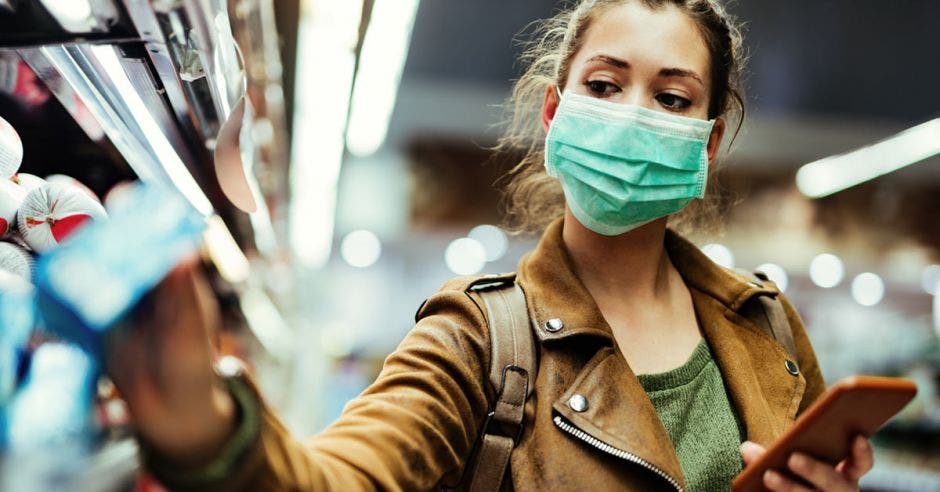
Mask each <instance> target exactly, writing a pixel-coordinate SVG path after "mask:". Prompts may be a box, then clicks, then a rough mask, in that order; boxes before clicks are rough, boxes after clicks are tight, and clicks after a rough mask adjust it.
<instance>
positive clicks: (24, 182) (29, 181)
mask: <svg viewBox="0 0 940 492" xmlns="http://www.w3.org/2000/svg"><path fill="white" fill-rule="evenodd" d="M10 179H11V180H12V181H13V182H14V183H16V184H18V185H20V186H22V187H23V189H25V190H26V191H27V192H29V191H33V190H35V189H36V188H39V187H40V186H42V185H44V184H46V180H44V179H42V178H40V177H39V176H36V175H34V174H29V173H16V174H14V175H13V177H12V178H10Z"/></svg>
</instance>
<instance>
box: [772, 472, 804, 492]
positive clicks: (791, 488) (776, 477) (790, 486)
mask: <svg viewBox="0 0 940 492" xmlns="http://www.w3.org/2000/svg"><path fill="white" fill-rule="evenodd" d="M764 486H765V487H767V488H768V489H770V490H779V491H782V492H812V491H811V490H810V489H808V488H806V487H805V486H804V485H802V484H799V483H797V482H794V481H793V480H791V479H789V478H787V477H785V476H784V475H783V474H781V473H780V472H778V471H776V470H767V471H765V472H764Z"/></svg>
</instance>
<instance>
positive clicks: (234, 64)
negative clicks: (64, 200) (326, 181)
mask: <svg viewBox="0 0 940 492" xmlns="http://www.w3.org/2000/svg"><path fill="white" fill-rule="evenodd" d="M274 5H275V2H274V0H248V1H234V0H68V1H62V0H0V120H2V121H5V122H8V123H9V127H10V128H12V133H11V134H12V135H17V134H18V138H17V139H16V140H17V141H18V142H20V143H21V144H22V145H21V147H22V151H21V152H20V157H21V158H22V167H21V170H22V171H23V173H22V174H20V175H19V177H14V179H25V178H27V177H29V178H30V179H32V176H33V175H35V176H41V177H47V176H50V175H60V174H64V175H68V176H69V178H68V179H72V181H71V182H69V186H71V187H72V188H74V189H84V190H87V191H88V193H90V194H92V195H95V196H96V199H97V197H101V201H102V202H108V201H109V200H111V199H112V198H113V199H115V200H119V199H120V195H121V193H122V188H124V187H125V183H127V182H129V181H134V180H140V181H142V182H144V183H147V184H155V185H160V186H162V187H168V188H170V189H174V190H176V191H178V192H179V194H180V195H181V196H182V197H184V198H185V200H186V201H188V203H189V204H190V205H191V206H192V207H193V208H194V209H195V210H196V211H198V213H199V215H201V216H202V217H203V218H205V220H206V222H207V227H206V232H205V234H204V236H203V238H204V241H203V244H204V246H203V253H204V258H205V259H206V260H207V263H208V265H207V266H209V267H210V268H209V270H210V272H209V273H210V280H211V281H212V282H213V287H214V288H215V289H214V290H215V291H216V295H217V296H218V297H219V299H220V301H221V302H220V303H221V304H222V309H223V316H224V317H226V318H227V319H228V320H231V321H232V322H231V323H228V324H227V330H228V331H229V333H226V334H223V341H224V342H225V343H224V344H225V347H223V351H224V353H236V354H239V355H241V356H243V357H245V356H247V355H249V354H247V353H246V352H247V351H246V350H245V347H244V343H243V342H238V340H239V337H238V336H232V335H231V332H232V331H235V332H237V331H242V332H244V333H240V334H239V336H240V337H246V336H247V337H248V338H251V339H254V340H256V341H260V343H258V344H257V346H259V347H260V348H261V349H263V350H266V351H268V352H270V353H269V354H268V355H270V356H271V358H272V359H275V360H283V359H284V358H285V357H286V356H285V355H284V353H285V350H286V349H285V348H284V346H285V345H284V343H285V342H284V341H283V339H284V338H285V337H284V336H278V333H273V332H272V331H271V330H274V329H275V328H278V326H274V327H272V326H271V325H270V323H268V320H270V319H272V318H273V319H280V320H282V323H281V325H284V323H283V315H282V314H281V313H280V312H279V310H280V309H281V304H280V303H279V301H280V299H279V298H278V296H277V295H274V294H277V293H283V292H284V291H285V288H284V285H283V284H284V283H285V282H290V276H288V277H287V278H282V279H278V282H279V285H278V290H276V291H274V292H273V294H272V289H270V288H269V287H268V284H269V283H270V282H269V279H268V278H267V277H265V276H263V275H261V276H258V275H254V276H250V275H249V274H250V272H251V271H252V270H261V271H262V273H263V272H264V270H266V269H267V268H268V266H269V265H274V266H275V267H278V268H280V269H281V271H283V270H287V271H288V272H289V268H288V267H285V265H284V264H285V263H286V262H289V255H287V254H286V253H285V251H286V250H285V248H284V246H283V245H284V244H285V241H284V240H283V239H282V238H283V237H285V236H286V231H285V230H284V227H285V225H284V224H285V222H286V221H285V219H284V217H286V209H287V201H288V198H289V197H288V195H287V173H288V169H287V166H288V163H287V155H288V151H287V142H288V135H287V131H288V129H287V126H286V124H285V121H286V115H285V109H284V108H285V106H284V104H285V99H284V95H283V90H282V87H283V83H282V80H281V73H282V72H281V59H280V53H279V48H280V46H279V39H278V33H277V30H276V28H275V25H274V21H275V16H274V8H275V7H274ZM239 108H241V109H240V110H237V111H236V109H239ZM224 128H229V129H230V133H229V134H228V135H225V136H224V137H225V138H223V135H222V133H223V132H222V130H223V129H224ZM0 130H5V127H3V126H2V125H0ZM0 133H2V132H0ZM0 136H2V135H0ZM220 156H229V159H228V160H225V159H220ZM0 157H3V159H6V158H7V156H0ZM220 161H223V162H222V163H221V164H220ZM17 167H19V163H17ZM230 176H234V178H233V179H235V180H238V181H240V182H242V183H243V186H244V187H245V189H246V190H247V192H248V193H250V196H251V198H252V199H253V200H254V202H255V203H256V204H257V207H256V210H250V211H249V210H246V209H245V207H242V206H240V204H239V203H238V200H237V199H236V198H237V197H235V196H233V195H232V193H231V190H230V189H227V188H226V187H225V186H223V184H221V183H224V182H226V178H229V177H230ZM5 179H6V176H5V177H4V180H5ZM37 179H38V178H37ZM51 180H52V178H51V176H50V182H51ZM229 181H231V179H230V180H229ZM17 185H18V186H20V185H21V186H23V187H25V186H26V183H17ZM86 199H87V198H86ZM96 206H97V205H96ZM86 208H87V207H86ZM246 212H252V213H246ZM50 224H51V223H50ZM4 229H6V223H4ZM55 233H56V231H55V230H53V231H52V234H53V235H55ZM56 237H58V236H56ZM7 240H8V241H14V242H15V241H18V240H17V239H10V238H8V239H7ZM2 244H4V245H6V244H10V243H2ZM15 246H24V247H25V246H26V244H25V243H24V244H17V245H15ZM8 249H9V248H8ZM33 249H36V248H33ZM5 251H6V250H4V251H0V252H5ZM37 251H38V250H37ZM11 254H12V253H11ZM14 256H15V255H14ZM0 273H2V272H0ZM27 276H28V275H27ZM5 288H6V286H5V285H4V286H3V287H2V288H0V290H3V289H5ZM288 290H289V289H288ZM0 304H2V303H0ZM279 326H280V325H279ZM256 329H257V330H260V331H254V330H256ZM281 329H283V330H286V329H287V328H286V325H284V328H281ZM282 335H283V334H282ZM272 337H273V338H272ZM272 339H273V340H274V341H273V342H272V341H271V340H272ZM233 340H235V341H236V342H233ZM0 341H3V340H0ZM47 342H48V340H47V339H46V338H45V335H43V336H37V335H36V334H35V333H34V334H33V336H32V338H31V339H30V340H29V347H28V348H27V349H25V350H36V349H37V347H39V346H42V345H43V344H45V343H47ZM277 342H280V345H277ZM24 353H26V352H24ZM4 357H5V354H4V355H3V357H0V362H2V363H3V364H7V363H8V362H9V360H7V359H5V358H4ZM22 360H24V361H25V360H28V356H23V359H22ZM6 369H8V367H6V366H4V367H3V368H0V374H3V375H6V374H9V373H10V372H11V371H6V372H4V371H5V370H6ZM26 370H27V369H23V368H15V367H14V371H13V372H14V373H17V375H19V374H18V373H19V372H23V371H26ZM3 389H4V391H6V389H7V388H6V387H4V388H3ZM18 389H21V388H17V387H16V386H14V387H13V390H18ZM7 396H8V395H6V394H0V403H3V404H4V405H6V404H8V403H10V402H11V401H12V399H11V400H6V397H7ZM75 399H76V400H79V399H81V398H79V396H78V395H77V394H76V396H75ZM119 406H120V405H118V404H117V403H115V402H114V397H113V395H112V396H111V398H110V400H105V401H99V402H98V403H97V406H95V407H94V412H98V413H99V414H100V415H98V417H99V418H98V424H97V425H96V426H95V427H94V428H93V429H90V430H88V432H87V433H86V434H92V436H91V437H90V439H91V441H92V442H93V443H94V445H92V446H88V445H87V443H86V442H84V439H85V438H86V437H88V436H87V435H85V434H83V437H82V439H79V440H81V441H82V442H80V443H74V445H73V443H72V442H71V441H73V440H74V439H72V437H66V436H63V437H62V441H63V445H65V447H70V446H71V447H74V451H75V453H74V457H75V459H74V460H73V461H74V462H75V463H74V464H71V465H69V466H68V467H65V466H64V465H62V462H61V460H60V461H55V460H50V461H49V467H47V468H43V467H42V466H38V465H37V466H36V467H31V468H20V463H22V462H23V461H21V459H26V461H31V462H36V460H35V459H33V458H35V455H32V458H29V457H27V455H22V456H19V455H16V454H15V453H12V454H11V453H7V454H6V455H4V453H3V452H0V466H3V467H4V468H5V469H9V468H8V467H16V468H17V470H18V472H19V473H16V474H13V475H17V476H18V477H19V478H18V480H25V482H17V483H19V484H21V485H22V484H23V483H27V484H28V486H23V487H21V486H13V487H8V485H11V484H10V483H9V482H6V481H3V483H2V485H3V486H0V488H2V489H4V490H32V489H35V487H36V484H38V483H46V484H47V485H48V487H46V486H43V485H41V486H39V488H38V489H41V490H75V489H76V487H78V488H79V489H81V490H127V488H128V487H129V486H134V485H133V484H134V481H135V476H137V475H138V468H139V466H138V464H137V461H138V460H137V456H136V452H137V451H136V444H135V443H134V442H133V440H132V439H131V437H130V435H129V433H128V432H127V429H126V424H127V421H126V419H127V415H126V411H125V412H123V413H122V410H121V409H120V408H118V407H119ZM4 408H5V407H4V406H0V409H4ZM0 430H2V431H3V432H0V434H4V435H5V434H6V432H7V429H5V428H4V427H3V425H0ZM70 436H71V435H70ZM7 444H8V443H5V442H2V439H0V449H4V447H5V446H6V445H7ZM9 449H12V448H9ZM70 456H73V455H70ZM38 461H43V460H38ZM4 475H7V476H8V477H9V476H11V474H9V473H6V474H4ZM30 479H35V481H30ZM136 487H137V489H138V490H143V489H142V488H141V485H140V483H139V481H138V483H137V485H136ZM145 488H146V487H145Z"/></svg>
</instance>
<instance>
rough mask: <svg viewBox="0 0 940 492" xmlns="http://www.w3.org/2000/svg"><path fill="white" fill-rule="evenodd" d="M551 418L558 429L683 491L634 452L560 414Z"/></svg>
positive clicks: (666, 475)
mask: <svg viewBox="0 0 940 492" xmlns="http://www.w3.org/2000/svg"><path fill="white" fill-rule="evenodd" d="M552 420H553V421H554V422H555V426H556V427H558V428H559V429H561V430H563V431H565V432H567V433H568V434H571V435H572V436H574V437H577V438H578V439H580V440H581V441H584V442H585V443H587V444H590V445H591V446H592V447H594V448H595V449H598V450H600V451H603V452H605V453H607V454H609V455H611V456H616V457H617V458H620V459H624V460H627V461H629V462H631V463H635V464H637V465H640V466H642V467H643V468H646V469H648V470H650V471H651V472H653V473H656V474H657V475H659V476H660V477H662V478H663V479H664V480H666V481H667V482H669V484H670V485H672V486H673V487H675V489H676V490H677V491H679V492H683V489H682V486H681V485H679V482H678V481H676V479H674V478H672V477H671V476H669V474H668V473H666V472H664V471H663V470H661V469H660V468H658V467H657V466H655V465H653V464H652V463H650V462H649V461H646V460H644V459H643V458H640V457H639V456H637V455H635V454H633V453H630V452H628V451H624V450H622V449H619V448H615V447H613V446H611V445H610V444H607V443H606V442H604V441H601V440H600V439H598V438H596V437H594V436H592V435H590V434H588V433H587V432H584V431H583V430H581V429H579V428H578V427H575V425H574V424H572V423H571V422H568V421H566V420H564V419H563V418H561V416H560V415H556V416H555V417H554V419H552Z"/></svg>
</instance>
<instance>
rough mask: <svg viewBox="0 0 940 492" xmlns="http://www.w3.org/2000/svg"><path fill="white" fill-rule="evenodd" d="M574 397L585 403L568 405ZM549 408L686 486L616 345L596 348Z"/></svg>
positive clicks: (659, 426)
mask: <svg viewBox="0 0 940 492" xmlns="http://www.w3.org/2000/svg"><path fill="white" fill-rule="evenodd" d="M573 397H574V398H583V400H579V402H584V403H585V404H586V406H584V407H581V406H576V405H572V404H570V402H571V401H572V398H573ZM552 408H553V410H554V411H555V413H557V414H558V415H560V416H562V417H564V419H565V420H566V421H567V422H570V423H571V424H573V425H574V426H575V427H577V428H578V429H579V430H581V431H583V432H585V433H587V434H589V435H590V436H591V437H593V438H595V439H598V440H600V441H602V442H603V443H604V444H606V445H608V446H612V447H613V448H616V451H622V452H625V453H629V454H630V455H632V459H631V458H629V457H627V458H624V456H620V457H621V458H624V459H626V460H628V461H633V462H634V463H635V464H638V465H640V466H643V467H645V468H647V469H649V470H650V471H653V472H656V473H660V472H661V473H665V474H666V475H668V476H669V477H671V478H673V479H675V480H676V481H678V482H679V484H680V485H681V486H682V488H683V489H684V488H685V481H684V478H683V475H682V468H681V466H680V465H679V459H678V457H677V455H676V451H675V449H674V448H673V445H672V441H670V439H669V434H667V433H666V429H665V427H663V424H662V421H661V420H660V418H659V415H658V414H657V413H656V409H655V408H653V404H652V403H651V402H650V400H649V398H648V397H647V395H646V392H645V391H644V390H643V387H642V386H641V385H640V383H639V381H638V380H637V378H636V376H635V375H634V373H633V371H632V370H631V369H630V366H629V365H628V364H627V362H626V360H624V358H623V355H622V354H621V353H620V350H619V349H618V348H617V347H615V346H614V347H604V348H601V349H600V350H598V352H597V353H596V354H595V355H594V357H593V358H592V359H591V360H590V362H588V364H587V365H585V366H584V368H583V369H582V370H581V372H580V374H579V375H578V377H577V378H576V379H575V380H574V382H573V383H572V384H571V385H570V386H569V387H568V389H567V390H566V391H564V392H563V393H562V394H561V395H560V396H559V397H558V398H556V399H555V401H554V402H553V404H552ZM607 452H608V453H609V454H612V453H611V450H607ZM650 465H651V466H650ZM656 470H659V471H658V472H657V471H656Z"/></svg>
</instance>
